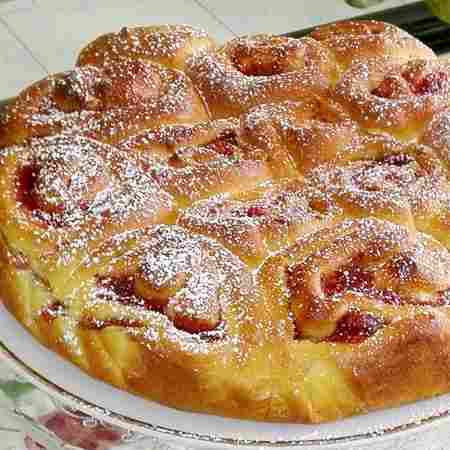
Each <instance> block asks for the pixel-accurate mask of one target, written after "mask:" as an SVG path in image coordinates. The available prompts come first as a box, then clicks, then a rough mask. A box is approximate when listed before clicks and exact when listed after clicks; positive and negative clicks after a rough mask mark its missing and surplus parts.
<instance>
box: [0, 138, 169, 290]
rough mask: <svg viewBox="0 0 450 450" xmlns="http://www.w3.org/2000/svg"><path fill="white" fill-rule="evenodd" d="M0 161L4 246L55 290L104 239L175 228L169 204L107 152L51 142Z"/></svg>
mask: <svg viewBox="0 0 450 450" xmlns="http://www.w3.org/2000/svg"><path fill="white" fill-rule="evenodd" d="M0 161H1V163H0V178H1V180H2V183H1V186H0V229H1V233H2V236H3V239H5V240H6V243H7V245H8V246H9V248H10V250H11V251H12V252H13V253H17V254H18V255H20V256H21V257H22V258H23V259H24V260H25V261H26V265H28V266H30V267H31V268H32V269H33V270H34V272H35V273H36V274H37V275H39V276H43V277H45V278H48V279H52V278H54V277H56V280H55V282H56V283H58V282H60V281H61V280H60V279H59V275H61V272H62V273H64V272H65V273H70V270H72V269H73V267H74V266H75V267H76V265H77V262H79V260H80V258H82V257H83V255H84V251H85V249H86V248H89V247H92V246H95V245H96V243H98V242H99V241H100V242H101V241H102V240H103V239H105V238H106V237H108V236H113V235H115V234H117V233H120V232H122V231H124V230H128V229H133V228H136V227H138V228H140V227H143V226H147V225H150V224H153V223H159V222H163V221H169V222H170V221H171V220H173V219H171V218H173V216H174V203H173V200H172V198H171V196H170V195H169V194H167V193H166V192H164V191H163V190H162V189H161V187H160V186H158V184H156V183H155V182H154V181H152V180H151V178H150V177H148V176H147V175H146V174H145V173H144V171H143V170H142V169H140V167H139V164H138V162H137V161H133V159H132V158H131V157H129V156H128V155H127V154H126V153H123V152H120V151H119V150H117V149H115V148H113V147H111V146H109V145H107V144H102V143H100V142H97V141H94V140H91V139H88V138H83V137H75V136H64V135H60V136H52V137H48V138H43V139H37V140H33V141H32V142H31V143H30V145H29V146H16V147H10V148H8V149H5V150H4V152H3V154H2V155H1V160H0Z"/></svg>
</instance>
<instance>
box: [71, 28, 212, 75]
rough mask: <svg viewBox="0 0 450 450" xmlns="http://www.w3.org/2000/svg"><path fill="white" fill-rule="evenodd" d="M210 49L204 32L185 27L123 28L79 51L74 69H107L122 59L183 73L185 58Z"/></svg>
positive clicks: (210, 46) (208, 40)
mask: <svg viewBox="0 0 450 450" xmlns="http://www.w3.org/2000/svg"><path fill="white" fill-rule="evenodd" d="M214 47H215V44H214V42H213V40H212V39H211V38H210V37H209V36H208V34H207V33H206V32H204V31H203V30H200V29H197V28H193V27H190V26H189V25H156V26H151V27H134V28H129V27H124V28H122V29H121V30H120V31H119V32H117V33H108V34H104V35H102V36H99V37H98V38H97V39H95V40H94V41H92V42H91V43H89V44H88V45H87V46H86V47H85V48H84V49H83V50H81V52H80V54H79V56H78V61H77V65H79V66H86V65H92V66H98V67H101V66H108V65H110V64H111V63H114V62H115V61H117V60H119V59H120V58H122V57H126V58H130V59H140V60H142V61H146V62H154V63H158V64H161V65H163V66H166V67H169V68H172V69H179V70H184V68H185V65H186V60H187V59H188V58H190V57H191V56H195V55H198V54H200V53H203V52H206V51H211V50H213V49H214Z"/></svg>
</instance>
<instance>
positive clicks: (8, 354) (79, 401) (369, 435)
mask: <svg viewBox="0 0 450 450" xmlns="http://www.w3.org/2000/svg"><path fill="white" fill-rule="evenodd" d="M0 359H1V360H2V361H4V362H5V363H6V364H7V365H8V366H9V367H10V368H11V369H12V370H14V371H16V373H18V374H19V375H21V376H23V377H24V378H26V379H27V380H28V381H30V382H31V383H32V384H34V385H35V386H36V387H37V388H39V389H41V390H42V391H44V392H45V393H47V394H48V395H49V396H51V397H54V398H56V399H57V400H59V401H61V402H63V403H66V404H68V406H74V407H75V408H76V409H78V410H80V411H82V412H83V413H86V414H89V415H90V416H92V417H93V418H95V419H97V420H102V421H105V422H108V423H110V424H111V425H115V426H118V427H120V428H123V429H125V430H130V431H135V432H137V433H140V434H142V435H144V436H147V437H154V438H160V439H166V440H176V441H177V442H178V443H180V441H181V440H182V441H185V442H187V443H190V444H192V443H193V442H195V443H197V444H199V443H200V444H208V445H210V446H211V445H212V446H215V447H218V448H223V446H224V445H225V446H226V447H227V448H231V447H236V446H240V447H249V448H252V447H253V448H254V447H261V446H262V447H264V448H291V447H292V448H302V447H308V446H322V447H327V446H332V445H342V444H346V443H356V442H359V443H370V441H374V442H375V441H376V442H378V443H379V442H380V441H381V440H385V439H386V440H387V439H390V438H394V437H396V436H397V435H399V434H409V433H412V432H417V431H419V430H420V429H423V428H424V427H430V426H431V425H433V424H436V423H437V422H445V421H446V420H450V406H449V407H448V408H447V409H445V410H443V411H440V412H436V413H435V414H431V415H429V416H427V417H423V418H420V419H418V420H417V421H415V422H410V423H406V424H401V425H397V426H395V427H390V428H387V429H383V430H379V431H378V432H370V431H368V432H363V433H358V434H355V435H351V436H348V435H347V436H337V437H330V438H317V439H300V440H279V441H267V440H253V439H242V440H241V439H237V438H229V437H224V436H216V435H213V434H211V435H207V434H200V433H195V432H187V431H182V430H177V429H174V428H169V427H165V426H160V425H154V424H151V423H147V422H144V421H142V420H139V419H135V418H132V417H129V416H127V415H123V414H120V413H117V412H114V411H109V410H108V409H106V408H105V407H103V406H100V405H97V404H94V403H92V402H91V401H88V400H85V399H83V398H81V397H79V396H78V395H77V394H74V393H72V392H69V391H68V390H67V389H65V388H63V387H61V386H59V385H58V384H57V383H55V382H53V381H51V380H49V379H48V378H47V377H45V376H44V375H41V374H40V373H38V372H37V371H36V370H35V369H33V368H32V367H30V366H29V365H28V364H26V363H25V362H24V361H22V360H21V359H20V358H19V357H18V356H16V354H15V353H14V352H13V351H12V350H10V349H9V348H8V347H7V345H6V344H5V342H3V341H0ZM219 446H220V447H219Z"/></svg>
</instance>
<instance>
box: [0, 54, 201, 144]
mask: <svg viewBox="0 0 450 450" xmlns="http://www.w3.org/2000/svg"><path fill="white" fill-rule="evenodd" d="M207 118H208V113H207V111H206V110H205V108H204V105H203V102H202V100H201V99H200V97H199V96H198V94H197V92H196V91H195V89H194V88H193V86H192V83H191V81H190V80H189V79H188V78H187V77H186V75H184V74H183V73H182V72H180V71H176V70H172V69H168V68H164V67H162V66H159V65H157V64H150V63H144V62H142V61H141V60H127V59H119V60H118V61H116V62H114V64H110V65H107V66H105V67H102V68H97V67H94V66H84V67H79V68H76V69H73V70H70V71H68V72H64V73H60V74H56V75H51V76H50V77H48V78H46V79H44V80H42V81H39V82H37V83H35V84H33V85H32V86H30V87H28V88H27V89H25V90H24V91H22V92H21V93H20V94H19V96H18V97H17V98H16V99H14V100H13V101H12V102H11V103H10V104H8V107H7V110H6V112H5V114H4V115H3V116H2V117H1V118H0V120H1V121H0V148H1V147H5V146H8V145H13V144H20V143H22V142H23V141H24V140H26V139H30V138H35V137H44V136H50V135H54V134H58V133H60V132H65V133H73V134H77V135H79V134H82V135H84V136H88V137H91V138H94V139H97V140H100V141H103V142H107V143H114V142H117V141H119V140H121V139H124V138H125V137H126V136H129V135H131V134H136V133H138V132H139V131H140V130H142V129H146V128H148V127H149V126H155V125H157V124H161V123H193V122H198V121H202V120H206V119H207Z"/></svg>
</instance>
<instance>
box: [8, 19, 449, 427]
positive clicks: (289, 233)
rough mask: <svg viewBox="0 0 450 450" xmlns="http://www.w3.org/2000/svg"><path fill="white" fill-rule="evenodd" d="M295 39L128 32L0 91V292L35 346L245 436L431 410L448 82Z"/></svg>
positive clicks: (403, 57) (373, 38) (444, 328)
mask: <svg viewBox="0 0 450 450" xmlns="http://www.w3.org/2000/svg"><path fill="white" fill-rule="evenodd" d="M312 36H313V38H306V39H300V40H296V39H287V38H280V37H273V36H266V35H260V36H255V37H244V38H238V39H234V40H232V41H231V42H229V43H227V44H225V45H224V46H223V47H222V48H221V49H218V50H216V49H215V48H214V44H213V42H212V41H211V40H210V38H209V37H208V36H207V35H206V34H204V33H201V32H198V31H196V30H193V29H191V28H190V27H186V26H161V27H139V28H127V29H124V30H122V31H121V32H119V33H111V34H108V35H104V36H101V37H99V38H98V39H97V40H95V41H94V42H92V43H91V44H89V45H88V46H87V47H86V48H85V49H84V50H83V51H82V52H81V54H80V57H79V61H78V64H79V65H80V67H78V68H76V69H74V70H72V71H70V72H67V73H65V74H59V75H55V76H53V77H49V78H48V79H46V80H43V81H41V82H39V83H37V84H35V85H33V86H31V87H30V88H28V89H26V90H25V91H24V92H23V93H22V94H20V95H19V97H18V98H17V99H16V100H15V101H14V102H13V104H12V105H11V106H10V107H9V108H8V111H7V114H6V116H5V118H4V119H1V120H2V123H1V124H0V146H3V147H4V146H7V148H3V149H2V151H1V155H0V285H1V286H2V297H4V298H3V301H4V302H5V305H6V307H7V308H8V309H9V310H10V311H11V312H12V313H13V314H14V315H15V317H16V318H17V319H18V320H19V321H20V322H21V323H22V324H23V325H24V326H25V327H26V328H27V329H28V330H29V331H30V332H31V333H32V334H33V335H34V336H35V337H36V338H37V339H38V340H40V341H41V342H42V343H43V344H44V345H45V346H47V347H49V348H51V349H52V350H54V351H55V352H57V353H59V354H60V355H62V356H63V357H64V358H66V359H68V360H70V361H72V362H73V363H74V364H76V365H78V366H79V367H80V368H81V369H82V370H84V371H85V372H87V373H88V374H91V375H92V376H94V377H97V378H99V379H102V380H104V381H106V382H108V383H111V384H113V385H114V386H117V387H118V388H120V389H124V390H128V391H130V392H133V393H136V394H138V395H141V396H144V397H146V398H149V399H151V400H155V401H158V402H161V403H163V404H165V405H169V406H173V407H176V408H180V409H183V410H192V411H197V412H206V413H212V414H219V415H224V416H233V417H240V418H246V419H256V420H270V421H288V422H304V423H314V422H323V421H327V420H336V419H338V418H341V417H346V416H350V415H353V414H358V413H362V412H366V411H369V410H372V409H378V408H382V407H386V406H395V405H399V404H401V403H404V402H408V401H414V400H416V399H420V398H425V397H429V396H432V395H436V394H440V393H443V392H448V391H450V376H449V373H450V370H449V369H450V353H449V343H450V334H449V333H450V322H449V320H450V317H449V308H450V253H449V251H448V249H449V248H450V239H449V230H450V181H449V173H450V172H449V154H450V151H449V145H450V144H449V143H450V138H449V136H450V133H449V130H450V119H449V112H448V100H449V95H450V94H449V86H450V85H449V78H448V64H447V62H445V61H437V60H435V59H434V55H433V53H432V51H431V50H429V49H427V48H426V47H425V46H422V45H421V44H419V43H417V41H416V40H415V39H413V38H412V37H411V36H409V35H407V34H406V33H404V32H402V31H400V30H398V29H397V28H395V27H393V26H391V25H386V24H380V23H375V22H361V23H355V22H348V23H339V24H337V25H331V26H325V27H321V28H319V29H318V30H316V31H315V32H314V33H313V35H312ZM133 43H135V44H133ZM416 58H422V59H416ZM347 66H348V69H347V70H346V71H345V72H344V73H343V75H342V77H341V78H340V80H338V82H337V85H336V86H334V85H335V82H336V79H337V77H338V75H339V71H340V70H342V69H345V68H346V67H347ZM174 68H175V69H174ZM179 69H181V70H179ZM182 70H185V72H186V73H184V72H183V71H182ZM189 77H191V78H192V81H191V79H190V78H189ZM210 112H211V116H212V117H213V119H214V120H210V117H209V114H210ZM241 113H242V114H241ZM61 131H63V132H64V133H65V134H59V133H60V132H61ZM86 136H87V137H86ZM93 138H95V139H96V140H93ZM411 138H413V139H414V140H417V141H418V143H416V142H411V141H410V139H411ZM405 140H406V141H408V142H403V141H405ZM100 141H106V142H108V143H111V142H112V143H114V145H115V147H113V146H112V145H110V144H108V143H102V142H100ZM12 143H20V145H15V146H9V145H10V144H12ZM175 223H176V225H175Z"/></svg>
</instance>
